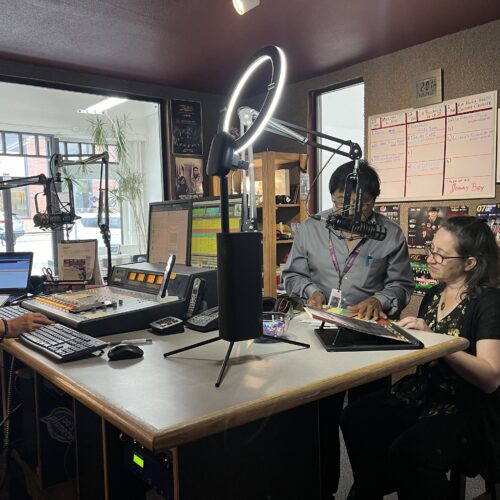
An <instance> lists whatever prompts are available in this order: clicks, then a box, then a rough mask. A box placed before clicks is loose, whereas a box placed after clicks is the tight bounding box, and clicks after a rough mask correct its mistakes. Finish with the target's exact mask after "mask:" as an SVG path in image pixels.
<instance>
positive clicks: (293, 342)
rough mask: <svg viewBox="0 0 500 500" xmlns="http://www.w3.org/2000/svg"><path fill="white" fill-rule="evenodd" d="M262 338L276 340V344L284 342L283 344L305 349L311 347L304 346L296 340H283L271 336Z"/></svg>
mask: <svg viewBox="0 0 500 500" xmlns="http://www.w3.org/2000/svg"><path fill="white" fill-rule="evenodd" d="M262 337H264V338H265V339H272V340H277V341H278V342H285V344H293V345H298V346H300V347H305V348H309V347H311V346H310V345H309V344H304V343H303V342H297V341H296V340H289V339H285V338H283V337H272V336H271V335H264V334H263V335H262Z"/></svg>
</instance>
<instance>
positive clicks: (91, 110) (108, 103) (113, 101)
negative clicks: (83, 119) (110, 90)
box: [78, 97, 128, 115]
mask: <svg viewBox="0 0 500 500" xmlns="http://www.w3.org/2000/svg"><path fill="white" fill-rule="evenodd" d="M125 101H128V99H125V98H122V97H108V98H106V99H104V100H103V101H100V102H98V103H97V104H94V105H93V106H89V107H88V108H85V109H79V110H78V113H86V114H89V115H102V114H103V113H104V111H106V110H107V109H109V108H112V107H114V106H117V105H118V104H121V103H122V102H125Z"/></svg>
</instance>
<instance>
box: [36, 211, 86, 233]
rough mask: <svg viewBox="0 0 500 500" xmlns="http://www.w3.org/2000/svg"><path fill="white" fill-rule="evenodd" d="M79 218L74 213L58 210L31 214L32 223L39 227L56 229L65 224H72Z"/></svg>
mask: <svg viewBox="0 0 500 500" xmlns="http://www.w3.org/2000/svg"><path fill="white" fill-rule="evenodd" d="M79 218H80V217H78V216H77V215H76V214H74V213H70V212H59V213H57V214H49V213H45V214H42V213H36V214H35V215H34V216H33V224H34V225H35V227H39V228H40V229H57V228H59V227H61V226H63V225H65V224H73V223H74V222H75V220H76V219H79Z"/></svg>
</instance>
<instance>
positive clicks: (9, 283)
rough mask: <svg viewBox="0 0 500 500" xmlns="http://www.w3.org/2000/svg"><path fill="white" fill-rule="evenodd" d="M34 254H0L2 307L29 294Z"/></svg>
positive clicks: (0, 298)
mask: <svg viewBox="0 0 500 500" xmlns="http://www.w3.org/2000/svg"><path fill="white" fill-rule="evenodd" d="M32 265H33V252H2V253H0V306H3V305H5V304H6V303H9V302H11V301H12V300H14V299H16V298H18V297H22V296H23V295H25V294H26V293H27V292H28V287H29V283H30V277H31V267H32Z"/></svg>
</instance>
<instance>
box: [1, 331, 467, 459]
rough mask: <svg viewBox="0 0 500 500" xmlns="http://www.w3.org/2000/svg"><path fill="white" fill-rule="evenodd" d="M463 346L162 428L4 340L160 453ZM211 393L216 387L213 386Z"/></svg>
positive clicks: (455, 343) (423, 352)
mask: <svg viewBox="0 0 500 500" xmlns="http://www.w3.org/2000/svg"><path fill="white" fill-rule="evenodd" d="M468 345H469V343H468V341H467V340H466V339H463V338H460V337H457V338H454V339H451V340H450V341H449V342H446V343H445V344H437V345H434V346H430V347H427V348H425V349H419V350H414V351H408V352H407V353H406V354H405V355H404V356H403V357H400V358H398V359H394V360H387V361H382V362H378V363H374V364H372V365H369V366H367V367H365V368H362V369H358V370H355V371H352V372H350V373H348V374H345V375H341V376H338V377H329V378H326V379H323V380H319V381H317V382H314V383H311V384H307V385H305V386H300V387H297V388H295V389H293V390H289V391H286V392H283V393H280V394H277V395H275V396H269V397H265V398H262V399H259V400H257V401H252V402H247V403H243V404H240V405H236V406H230V407H228V408H225V409H224V410H221V411H217V412H212V413H210V414H208V415H206V416H204V417H201V418H198V419H193V420H189V421H186V422H185V423H183V424H182V425H177V426H175V427H171V428H164V429H157V428H155V427H152V426H148V425H146V424H145V423H144V422H143V421H142V420H139V419H136V418H134V416H133V415H131V414H128V413H126V412H125V411H124V410H123V409H120V408H116V407H114V406H109V405H108V404H107V403H106V401H105V400H102V399H99V398H97V397H96V395H95V394H94V393H92V392H91V391H89V390H88V389H86V388H84V387H81V386H79V385H76V384H75V383H74V382H73V381H72V380H71V379H70V378H69V377H66V376H64V375H62V374H60V373H57V366H56V367H54V365H53V364H52V363H51V362H50V361H49V360H46V359H45V358H43V356H37V357H33V356H32V353H33V351H30V350H28V349H27V348H26V347H24V346H22V345H20V344H18V343H16V342H14V341H7V342H5V343H4V345H3V348H4V349H5V351H7V352H9V353H10V354H12V355H13V356H15V357H16V358H17V359H19V360H20V361H21V362H23V363H25V364H26V365H27V366H29V367H30V368H32V369H33V370H35V371H36V372H38V373H39V374H40V375H42V376H43V377H44V378H46V379H47V380H49V381H50V382H52V383H53V384H54V385H56V386H57V387H59V388H60V389H62V390H63V391H65V392H66V393H67V394H69V395H70V396H72V397H73V398H75V399H76V400H78V401H79V402H80V403H82V404H83V405H85V406H87V407H88V408H89V409H91V410H92V411H94V412H95V413H96V414H98V415H100V416H101V417H102V418H104V419H105V420H107V421H108V422H110V423H111V424H112V425H114V426H115V427H117V428H118V429H120V430H121V431H122V432H124V433H126V434H127V435H129V436H130V437H132V438H134V439H136V440H137V441H139V442H140V443H141V444H142V445H143V446H145V447H146V448H148V449H150V450H151V451H153V452H159V451H165V450H167V449H169V448H173V447H175V446H179V445H181V444H184V443H187V442H190V441H193V440H196V439H199V438H202V437H205V436H209V435H212V434H215V433H217V432H220V431H223V430H226V429H228V428H232V427H236V426H239V425H243V424H246V423H249V422H252V421H254V420H258V419H259V418H265V417H267V416H269V415H273V414H275V413H279V412H282V411H285V410H289V409H291V408H295V407H297V406H300V405H303V404H306V403H309V402H312V401H315V400H317V399H321V398H323V397H326V396H330V395H332V394H335V393H338V392H342V391H344V390H346V389H348V388H351V387H355V386H358V385H362V384H364V383H367V382H370V381H372V380H376V379H378V378H381V377H384V376H387V375H391V374H393V373H397V372H400V371H403V370H406V369H409V368H411V367H414V366H416V365H419V364H423V363H426V362H428V361H432V360H433V359H436V358H439V357H442V356H445V355H447V354H451V353H453V352H456V351H460V350H463V349H466V348H467V346H468ZM215 390H217V389H216V388H215V387H214V391H215Z"/></svg>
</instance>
